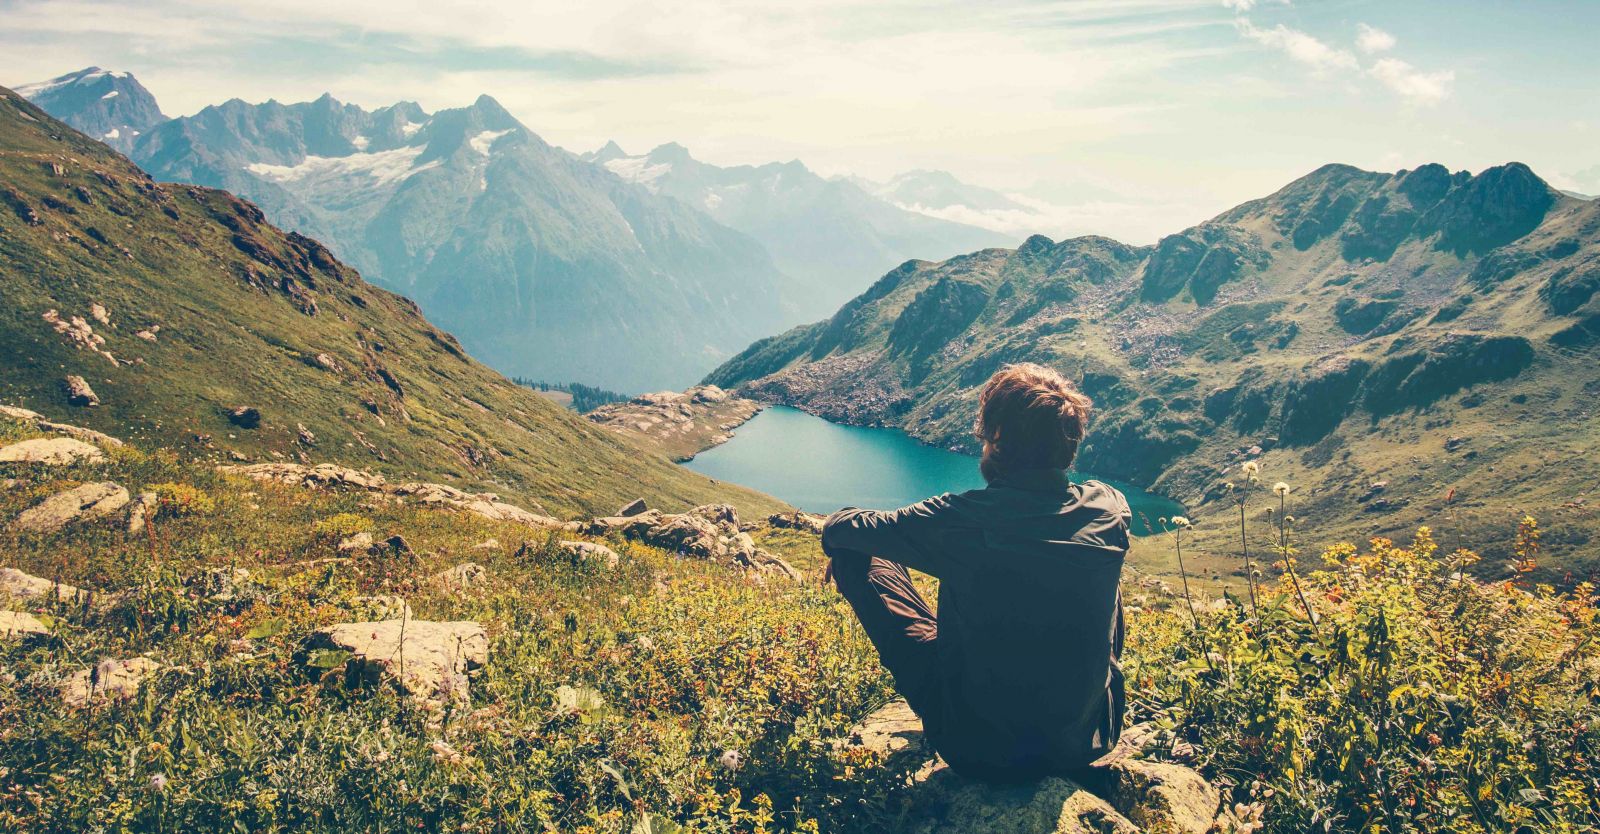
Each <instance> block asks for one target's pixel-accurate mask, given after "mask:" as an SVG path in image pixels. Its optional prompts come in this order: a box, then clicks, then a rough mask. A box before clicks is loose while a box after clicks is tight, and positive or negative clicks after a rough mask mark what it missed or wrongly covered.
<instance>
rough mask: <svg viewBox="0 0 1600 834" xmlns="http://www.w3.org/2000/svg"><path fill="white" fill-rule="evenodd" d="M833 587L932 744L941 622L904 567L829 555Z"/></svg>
mask: <svg viewBox="0 0 1600 834" xmlns="http://www.w3.org/2000/svg"><path fill="white" fill-rule="evenodd" d="M828 555H829V556H831V557H833V581H834V583H835V584H836V585H838V588H839V593H840V594H842V595H843V596H844V598H845V600H847V601H848V602H849V603H850V607H851V608H852V609H854V610H855V612H856V618H857V619H859V620H860V621H861V627H862V629H864V630H865V631H866V632H867V639H869V640H871V641H872V645H873V646H875V647H876V648H877V649H878V657H879V659H880V660H881V661H882V662H883V668H885V669H888V670H889V673H890V674H892V675H894V684H895V688H896V689H898V690H899V691H900V694H901V695H903V696H905V699H906V703H908V704H910V705H911V709H912V711H914V712H915V713H916V714H917V715H918V716H920V717H921V718H922V723H923V728H924V730H925V731H926V732H927V734H928V736H929V740H930V741H932V740H933V737H934V736H935V734H936V733H937V730H938V728H937V727H936V726H932V725H930V722H932V723H933V724H935V725H936V724H937V722H938V720H939V715H940V713H941V712H942V710H940V709H939V686H938V669H939V666H938V663H939V659H938V652H937V649H936V648H935V646H934V642H935V641H936V640H937V639H938V637H939V621H938V618H937V617H936V616H935V614H934V613H933V607H932V606H930V605H928V601H927V600H925V599H923V598H922V595H921V594H919V593H917V588H916V586H915V585H913V584H912V583H911V573H910V572H909V571H908V570H906V567H905V565H901V564H898V563H896V562H891V561H889V560H888V559H880V558H878V557H876V556H868V555H866V554H864V553H857V552H855V551H853V550H838V549H833V550H831V551H830V552H829V554H828Z"/></svg>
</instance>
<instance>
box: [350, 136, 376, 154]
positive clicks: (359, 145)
mask: <svg viewBox="0 0 1600 834" xmlns="http://www.w3.org/2000/svg"><path fill="white" fill-rule="evenodd" d="M350 144H351V145H354V146H355V149H356V150H358V151H364V150H366V149H367V146H368V145H370V144H372V140H371V139H368V138H367V137H365V136H357V137H356V138H354V139H351V140H350Z"/></svg>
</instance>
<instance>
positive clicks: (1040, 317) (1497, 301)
mask: <svg viewBox="0 0 1600 834" xmlns="http://www.w3.org/2000/svg"><path fill="white" fill-rule="evenodd" d="M1597 288H1600V203H1595V202H1587V201H1582V200H1577V199H1573V198H1571V197H1567V196H1565V195H1562V194H1560V193H1558V192H1556V191H1554V190H1553V189H1551V188H1550V187H1549V186H1547V185H1546V184H1545V183H1544V182H1543V181H1542V180H1540V179H1539V178H1538V177H1537V176H1535V175H1534V174H1533V173H1532V172H1531V171H1530V170H1528V168H1527V167H1525V166H1522V165H1520V164H1515V163H1513V164H1510V165H1505V166H1502V167H1499V168H1492V169H1489V170H1487V171H1484V172H1482V173H1480V174H1478V175H1476V176H1472V175H1470V174H1467V173H1466V172H1461V173H1456V174H1452V173H1450V172H1449V171H1447V170H1445V169H1444V168H1443V167H1441V166H1438V165H1428V166H1424V167H1422V168H1419V169H1416V170H1414V171H1402V172H1400V173H1398V174H1393V175H1391V174H1380V173H1372V172H1367V171H1360V170H1358V169H1355V168H1351V167H1348V166H1337V165H1334V166H1326V167H1324V168H1321V169H1319V170H1317V171H1315V172H1313V173H1311V174H1309V175H1307V176H1306V177H1304V178H1302V179H1300V180H1297V181H1296V182H1294V183H1291V184H1290V185H1289V186H1287V187H1285V188H1284V189H1282V190H1281V191H1279V192H1277V193H1276V194H1273V195H1271V196H1269V197H1267V198H1264V199H1262V200H1257V201H1253V202H1250V203H1246V204H1244V205H1242V206H1239V207H1238V208H1235V209H1233V210H1231V211H1229V212H1226V213H1224V214H1222V215H1220V216H1218V217H1217V218H1215V219H1213V220H1211V221H1209V222H1207V223H1203V224H1201V225H1199V226H1196V227H1194V228H1192V229H1189V230H1186V231H1184V232H1182V233H1180V234H1175V235H1171V236H1169V237H1166V238H1163V239H1162V240H1161V241H1160V242H1159V243H1158V244H1157V245H1156V246H1154V247H1132V246H1126V245H1123V244H1120V243H1117V242H1115V241H1112V240H1107V239H1104V238H1095V237H1086V238H1076V239H1072V240H1066V241H1062V242H1060V243H1055V242H1052V241H1050V240H1048V239H1045V238H1043V237H1034V238H1032V239H1030V240H1028V241H1027V242H1026V243H1025V244H1024V245H1023V246H1021V247H1020V248H1018V249H1016V250H1005V249H988V250H983V251H980V252H976V253H973V254H970V255H965V256H962V257H958V258H952V259H950V260H948V261H944V262H942V263H926V262H918V261H913V262H909V263H907V264H905V265H903V266H901V267H900V268H898V269H896V270H894V271H892V272H890V273H889V274H887V275H885V276H884V277H883V278H882V279H880V280H879V281H878V282H877V283H876V284H875V285H874V286H873V287H872V288H871V289H869V290H868V291H867V292H866V293H864V294H863V295H861V296H860V297H858V298H856V299H855V300H853V301H851V302H850V303H848V304H846V305H845V306H844V307H843V308H841V309H840V310H839V312H838V313H837V314H835V315H834V316H833V317H832V318H831V319H829V320H827V321H823V322H818V323H816V324H813V325H809V326H806V327H801V328H797V329H795V330H792V331H789V332H788V333H785V334H783V335H780V336H777V337H773V338H770V339H766V340H763V341H761V342H757V343H756V344H754V345H752V346H751V347H750V348H748V349H747V350H746V351H744V352H743V353H742V354H741V355H740V356H738V357H736V358H735V359H733V360H731V361H730V362H728V363H727V364H725V365H724V366H723V367H722V368H720V369H718V370H717V371H716V372H714V373H713V374H711V375H710V376H709V377H708V378H707V382H710V383H714V384H717V385H720V386H723V387H728V388H737V389H739V391H740V392H741V393H743V394H746V395H748V396H753V397H755V398H757V399H764V400H767V401H773V402H781V403H787V404H792V405H798V406H801V407H804V408H807V409H809V410H812V411H815V412H817V413H819V414H821V415H823V416H825V417H828V418H830V419H835V420H842V421H845V422H851V423H859V424H873V425H877V424H882V425H892V426H900V427H904V428H905V429H907V430H908V431H910V432H911V433H912V434H914V435H916V436H918V437H920V438H923V439H924V440H927V441H929V442H931V443H936V444H939V445H942V446H949V447H954V448H959V449H964V450H968V451H973V450H974V449H973V443H974V441H973V440H972V438H971V433H970V427H971V422H972V418H973V414H974V403H975V398H976V393H977V387H978V386H979V385H980V384H981V383H982V382H983V381H984V379H985V378H987V377H988V375H989V374H991V373H992V372H993V371H995V370H996V369H997V368H999V367H1000V366H1001V365H1002V364H1004V363H1006V362H1014V361H1022V360H1027V361H1036V362H1042V363H1045V364H1048V365H1052V366H1055V367H1057V368H1060V369H1062V370H1063V371H1065V372H1067V373H1069V374H1070V375H1071V376H1073V377H1074V378H1076V379H1078V380H1079V381H1080V382H1081V384H1082V386H1083V388H1084V389H1085V390H1086V391H1087V392H1088V393H1089V394H1090V395H1091V396H1093V397H1094V398H1095V400H1096V402H1097V404H1098V406H1099V409H1100V412H1099V416H1098V419H1097V423H1096V425H1095V426H1094V427H1093V429H1092V431H1091V434H1090V438H1089V440H1088V441H1087V443H1086V444H1085V446H1084V448H1083V450H1082V456H1081V458H1080V465H1081V467H1082V468H1083V469H1085V470H1086V471H1089V472H1093V473H1096V474H1099V475H1104V476H1109V477H1113V478H1120V479H1124V480H1128V481H1131V482H1134V483H1137V484H1141V485H1147V486H1149V487H1150V488H1152V489H1154V490H1155V491H1158V492H1162V493H1165V494H1167V495H1169V496H1171V497H1174V498H1176V499H1178V500H1180V501H1182V502H1184V503H1185V504H1186V505H1187V506H1189V507H1190V508H1191V510H1192V513H1191V515H1193V516H1194V517H1195V519H1196V521H1197V522H1198V523H1199V531H1198V533H1199V539H1198V541H1199V544H1200V547H1199V548H1198V549H1199V551H1200V559H1201V562H1202V564H1203V565H1205V566H1206V567H1207V568H1208V569H1209V570H1214V571H1216V572H1219V573H1234V572H1237V571H1240V570H1242V566H1240V565H1237V564H1234V563H1233V562H1231V561H1228V562H1224V561H1221V560H1220V559H1221V557H1215V556H1214V554H1215V553H1217V552H1218V551H1219V550H1220V548H1221V547H1223V546H1224V545H1225V543H1226V542H1227V541H1229V537H1230V536H1232V537H1234V538H1235V539H1236V537H1237V532H1236V530H1234V528H1232V527H1230V526H1229V525H1230V522H1229V519H1230V518H1235V519H1236V516H1237V508H1236V505H1235V503H1234V501H1233V498H1232V497H1231V496H1230V495H1229V494H1228V493H1227V492H1226V490H1225V487H1224V481H1226V480H1227V479H1229V478H1230V477H1231V476H1232V475H1233V474H1236V473H1237V471H1238V470H1237V467H1238V465H1239V464H1240V463H1242V462H1243V461H1245V460H1252V459H1253V460H1258V461H1260V462H1261V464H1262V465H1263V466H1264V467H1265V468H1266V469H1267V471H1268V472H1270V473H1272V474H1271V476H1270V479H1269V483H1270V482H1271V481H1276V480H1283V481H1286V482H1288V483H1290V484H1291V485H1292V486H1293V487H1294V490H1295V492H1294V493H1293V496H1294V497H1293V503H1294V504H1295V505H1296V510H1295V511H1296V512H1297V513H1301V514H1303V515H1307V516H1310V517H1314V518H1315V519H1316V523H1317V524H1318V526H1319V527H1320V528H1322V529H1325V530H1331V531H1332V532H1333V533H1334V534H1335V535H1337V536H1340V537H1351V538H1355V539H1360V538H1364V537H1366V536H1367V535H1370V534H1373V533H1379V534H1396V533H1400V532H1403V531H1405V530H1407V529H1409V528H1412V527H1415V526H1416V525H1417V524H1419V523H1432V524H1436V525H1438V526H1439V527H1440V528H1441V529H1445V530H1448V531H1449V533H1450V535H1459V536H1461V537H1463V539H1464V540H1469V541H1474V542H1476V543H1478V544H1479V545H1480V546H1482V547H1483V548H1484V549H1485V550H1486V551H1487V553H1488V554H1489V555H1490V556H1493V557H1496V558H1493V559H1491V560H1489V562H1487V563H1486V565H1485V567H1484V568H1483V569H1484V570H1487V571H1490V572H1497V571H1499V570H1500V568H1501V566H1502V565H1503V563H1504V561H1503V558H1500V557H1505V558H1509V556H1510V548H1509V544H1510V541H1511V537H1512V535H1513V532H1514V530H1515V526H1516V522H1517V519H1519V518H1521V516H1522V515H1523V514H1525V513H1532V514H1534V515H1536V516H1538V517H1539V518H1540V519H1542V520H1543V521H1545V523H1546V527H1547V528H1548V531H1549V532H1548V535H1547V538H1546V545H1547V548H1548V552H1549V554H1550V555H1551V556H1552V557H1553V559H1552V560H1551V561H1549V562H1548V563H1547V564H1546V566H1545V569H1546V570H1547V572H1548V574H1549V575H1551V576H1560V575H1561V571H1562V569H1565V568H1577V569H1579V570H1581V571H1583V572H1585V573H1587V572H1588V571H1590V570H1591V569H1592V568H1593V567H1594V566H1595V565H1596V564H1597V561H1596V560H1595V559H1594V555H1593V548H1592V542H1593V541H1594V539H1595V537H1596V535H1597V534H1600V515H1597V513H1596V506H1597V501H1596V500H1595V497H1594V496H1593V495H1591V491H1592V490H1594V489H1595V487H1596V485H1597V483H1600V464H1596V455H1597V453H1600V432H1596V431H1595V430H1594V426H1595V419H1596V416H1595V396H1596V394H1600V363H1597V362H1596V346H1597V345H1600V296H1597V295H1596V290H1597ZM1258 498H1259V496H1258ZM1266 506H1267V502H1265V501H1259V500H1258V501H1255V502H1253V503H1252V504H1251V505H1250V512H1251V513H1253V514H1255V515H1257V516H1258V517H1259V516H1260V515H1261V514H1263V513H1264V512H1265V509H1266ZM1208 559H1215V560H1214V561H1210V562H1207V560H1208Z"/></svg>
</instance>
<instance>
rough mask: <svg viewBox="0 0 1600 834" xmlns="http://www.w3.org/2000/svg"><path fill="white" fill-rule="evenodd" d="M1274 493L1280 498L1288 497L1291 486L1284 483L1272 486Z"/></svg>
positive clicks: (1280, 482)
mask: <svg viewBox="0 0 1600 834" xmlns="http://www.w3.org/2000/svg"><path fill="white" fill-rule="evenodd" d="M1272 491H1273V492H1274V493H1275V494H1277V495H1279V496H1283V495H1288V494H1289V485H1288V484H1286V483H1284V482H1283V481H1279V482H1277V483H1275V484H1273V485H1272Z"/></svg>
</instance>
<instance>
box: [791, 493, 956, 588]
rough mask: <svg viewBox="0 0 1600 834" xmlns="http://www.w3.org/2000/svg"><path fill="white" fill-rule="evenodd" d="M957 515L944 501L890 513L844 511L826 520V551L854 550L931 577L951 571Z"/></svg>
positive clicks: (852, 509) (823, 529)
mask: <svg viewBox="0 0 1600 834" xmlns="http://www.w3.org/2000/svg"><path fill="white" fill-rule="evenodd" d="M954 518H955V512H954V511H953V510H952V509H951V507H950V502H949V501H948V500H947V498H946V496H939V497H937V498H929V499H928V500H926V501H922V502H920V503H917V504H912V505H911V506H909V507H902V508H900V509H898V510H894V511H892V512H882V511H879V510H859V509H856V508H854V507H850V508H846V509H843V510H840V511H838V512H836V513H834V514H833V515H831V516H828V520H827V521H826V522H825V523H824V524H823V527H822V550H823V552H825V553H827V554H828V555H829V556H834V555H836V554H838V553H839V552H841V551H854V552H856V553H864V554H866V555H868V556H879V557H882V558H884V559H888V560H890V561H893V562H899V563H900V564H902V565H905V566H906V567H908V568H912V569H914V570H919V571H922V572H923V573H926V574H930V575H933V576H943V575H945V574H946V573H947V572H948V571H949V570H950V569H951V568H952V567H954V565H953V563H952V559H951V555H950V554H951V551H950V548H949V547H948V545H949V541H948V538H949V537H948V534H949V533H950V532H951V528H952V522H953V521H954Z"/></svg>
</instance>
